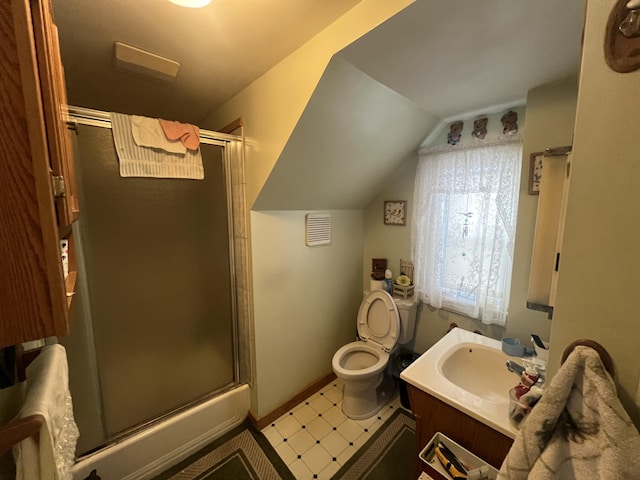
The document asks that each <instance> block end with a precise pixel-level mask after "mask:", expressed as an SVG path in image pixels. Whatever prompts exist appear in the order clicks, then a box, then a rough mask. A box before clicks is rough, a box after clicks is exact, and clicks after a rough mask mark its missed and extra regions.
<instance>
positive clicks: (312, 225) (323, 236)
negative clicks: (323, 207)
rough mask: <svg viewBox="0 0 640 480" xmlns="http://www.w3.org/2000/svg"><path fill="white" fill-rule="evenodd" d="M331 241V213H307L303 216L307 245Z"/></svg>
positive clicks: (311, 245) (325, 243)
mask: <svg viewBox="0 0 640 480" xmlns="http://www.w3.org/2000/svg"><path fill="white" fill-rule="evenodd" d="M329 243H331V215H330V214H329V213H308V214H307V215H306V216H305V244H306V245H307V246H308V247H315V246H316V245H327V244H329Z"/></svg>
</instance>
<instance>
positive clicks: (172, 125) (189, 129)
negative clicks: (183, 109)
mask: <svg viewBox="0 0 640 480" xmlns="http://www.w3.org/2000/svg"><path fill="white" fill-rule="evenodd" d="M159 121H160V127H161V128H162V130H163V131H164V134H165V135H166V137H167V139H168V140H180V141H181V142H182V144H183V145H184V146H185V147H187V148H188V149H189V150H197V149H198V146H199V145H200V129H199V128H198V127H196V126H195V125H191V124H190V123H180V122H173V121H171V120H164V119H163V118H161V119H160V120H159Z"/></svg>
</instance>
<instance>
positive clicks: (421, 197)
mask: <svg viewBox="0 0 640 480" xmlns="http://www.w3.org/2000/svg"><path fill="white" fill-rule="evenodd" d="M419 155H420V159H419V162H418V169H417V173H416V183H415V189H414V208H413V222H412V235H411V237H412V238H411V244H412V250H413V260H414V265H415V272H414V283H415V286H416V293H417V295H418V296H419V298H420V299H421V300H423V301H425V302H427V303H429V304H431V305H433V306H434V307H436V308H445V309H448V310H452V311H455V312H458V313H461V314H464V315H467V316H469V317H472V318H477V319H480V320H481V321H482V322H483V323H487V324H498V325H504V324H505V323H506V318H507V309H508V305H509V289H510V284H511V268H512V265H513V242H514V235H515V225H516V214H517V210H518V191H519V185H520V166H521V163H522V142H521V141H520V140H519V139H518V140H512V141H510V142H506V143H500V144H482V145H480V146H472V147H463V148H457V147H453V148H452V147H443V148H437V149H432V150H428V151H421V152H419Z"/></svg>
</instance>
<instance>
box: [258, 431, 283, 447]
mask: <svg viewBox="0 0 640 480" xmlns="http://www.w3.org/2000/svg"><path fill="white" fill-rule="evenodd" d="M262 434H263V435H264V436H265V437H267V440H269V443H270V444H271V445H273V446H274V447H275V446H276V445H280V444H281V443H282V438H283V437H282V434H281V433H280V432H279V431H278V430H277V429H276V427H272V426H268V427H266V428H263V429H262Z"/></svg>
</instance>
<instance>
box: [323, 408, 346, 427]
mask: <svg viewBox="0 0 640 480" xmlns="http://www.w3.org/2000/svg"><path fill="white" fill-rule="evenodd" d="M322 418H324V419H325V420H326V421H327V422H329V424H330V425H331V426H333V427H337V426H338V425H340V424H341V423H342V422H344V421H346V420H347V416H346V415H345V414H344V413H342V410H341V409H340V408H338V407H333V408H330V409H329V410H327V411H326V412H324V413H323V414H322Z"/></svg>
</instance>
